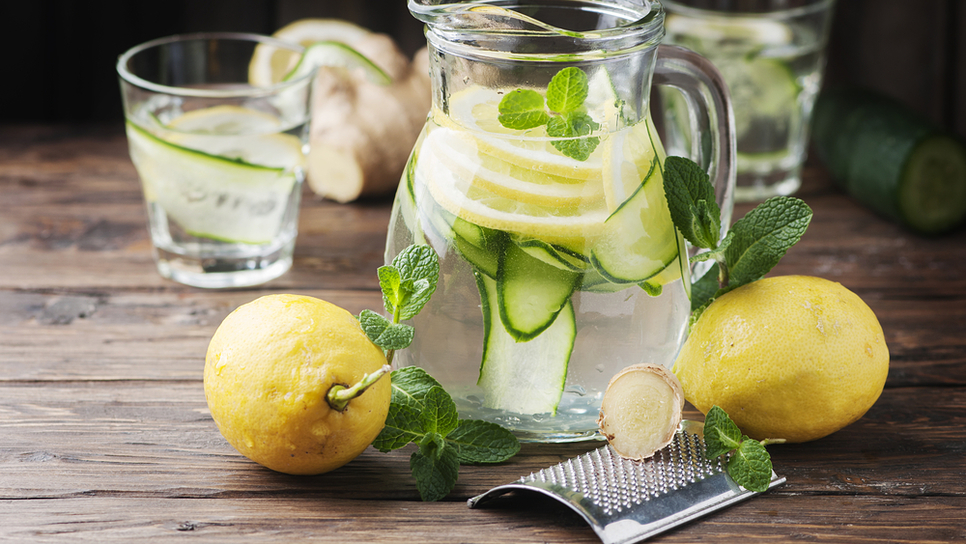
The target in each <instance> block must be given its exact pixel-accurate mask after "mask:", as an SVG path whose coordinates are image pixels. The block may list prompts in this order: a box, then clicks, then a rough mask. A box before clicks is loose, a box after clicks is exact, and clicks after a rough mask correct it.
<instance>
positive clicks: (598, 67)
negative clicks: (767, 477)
mask: <svg viewBox="0 0 966 544" xmlns="http://www.w3.org/2000/svg"><path fill="white" fill-rule="evenodd" d="M409 9H410V11H411V12H412V13H413V15H414V16H415V17H417V18H418V19H420V20H421V21H424V22H425V23H426V25H427V26H426V36H427V41H428V44H429V59H430V72H431V77H432V83H433V106H432V110H431V112H430V114H429V116H428V119H427V121H426V125H425V127H424V129H423V131H422V133H421V135H420V136H419V139H418V140H417V142H416V145H415V148H414V150H413V152H412V156H411V158H410V160H409V164H408V165H407V167H406V170H405V172H404V174H403V177H402V180H401V182H400V185H399V189H398V191H397V194H396V198H395V202H394V205H393V210H392V217H391V220H390V225H389V233H388V239H387V247H386V262H390V261H391V260H392V258H393V257H395V255H397V254H398V253H399V252H400V251H402V249H404V248H405V247H407V246H408V245H410V244H426V245H429V246H431V247H433V248H434V249H435V251H436V252H437V253H438V255H439V258H440V279H439V283H438V285H437V288H436V292H435V294H434V295H433V297H432V299H431V300H430V302H429V303H428V304H427V305H426V307H425V308H424V309H423V311H422V312H421V313H420V314H419V315H418V316H417V317H416V318H415V319H414V320H413V323H412V324H413V325H414V326H415V328H416V338H415V340H414V341H413V343H412V345H411V346H410V347H409V348H407V349H405V350H402V351H401V352H399V353H397V354H396V365H397V366H407V365H418V366H421V367H423V368H425V369H426V370H427V372H429V373H430V374H431V375H432V376H433V377H435V378H436V379H437V380H439V381H440V383H442V385H443V386H444V387H445V388H446V390H447V391H448V392H449V393H450V394H451V395H452V396H453V398H454V400H455V401H456V403H457V407H458V409H459V412H460V416H461V417H463V418H472V419H483V420H487V421H491V422H495V423H498V424H500V425H503V426H505V427H507V428H509V429H511V430H513V431H514V432H515V433H516V434H517V435H518V436H519V437H520V438H521V439H522V440H525V441H542V442H564V441H576V440H585V439H590V438H593V437H595V436H596V435H597V424H596V419H597V416H598V410H599V408H600V402H601V397H602V396H603V393H604V391H605V389H606V387H607V384H608V382H609V380H610V379H611V377H612V376H614V375H615V374H616V373H617V372H619V371H620V370H621V369H623V368H624V367H627V366H629V365H632V364H636V363H640V362H651V363H657V364H662V365H665V366H668V367H670V366H671V364H672V363H673V361H674V358H675V357H676V355H677V353H678V351H679V349H680V347H681V345H682V343H683V341H684V339H685V335H686V328H687V322H688V315H689V313H690V302H689V300H690V288H691V277H692V272H693V270H692V269H691V267H690V266H689V264H688V254H689V249H688V248H687V246H686V244H685V241H684V239H683V238H682V237H681V235H680V234H679V233H678V232H677V230H676V229H675V228H674V226H673V224H672V222H671V218H670V215H669V212H668V208H667V203H666V199H665V195H664V186H663V183H664V182H663V177H662V171H663V161H664V158H665V154H664V149H663V147H662V145H661V141H660V139H659V138H658V134H657V132H656V131H655V127H654V124H653V123H652V121H651V117H650V115H649V113H648V106H649V94H650V88H651V83H652V81H653V82H654V83H655V84H658V85H667V86H670V87H673V88H676V89H678V90H679V91H681V93H682V95H683V96H684V97H685V102H687V103H688V105H689V108H690V112H691V117H690V121H691V126H692V129H693V130H692V135H691V137H692V145H691V147H690V149H692V150H694V152H693V154H692V157H691V158H692V160H695V162H697V163H698V164H700V165H702V166H703V167H704V168H706V169H707V170H708V172H709V175H710V176H711V179H712V181H713V182H714V183H715V186H716V195H717V198H718V203H719V205H720V206H721V207H722V210H723V219H722V224H723V225H728V224H729V223H730V221H729V220H730V215H731V199H732V191H733V189H734V169H733V164H734V153H735V151H734V149H735V144H734V135H733V128H732V127H733V120H732V114H731V109H730V105H729V102H728V98H727V90H726V88H725V86H724V84H723V83H722V81H721V78H720V76H719V74H718V73H717V71H716V70H715V69H714V68H713V66H712V65H711V64H710V63H709V62H707V61H706V60H705V59H703V58H702V57H700V56H698V55H697V54H695V53H692V52H690V51H687V50H685V49H681V48H677V47H671V46H662V45H659V44H660V42H661V39H662V37H663V36H664V27H663V21H664V10H663V8H662V6H661V4H660V3H659V2H657V1H649V0H614V1H608V2H605V1H584V0H537V1H534V0H527V1H526V2H519V3H518V2H517V0H501V1H493V2H454V3H446V2H439V1H438V0H410V2H409Z"/></svg>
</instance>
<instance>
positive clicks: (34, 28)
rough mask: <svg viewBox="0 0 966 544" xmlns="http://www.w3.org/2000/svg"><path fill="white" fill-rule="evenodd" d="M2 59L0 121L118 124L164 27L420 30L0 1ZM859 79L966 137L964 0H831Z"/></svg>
mask: <svg viewBox="0 0 966 544" xmlns="http://www.w3.org/2000/svg"><path fill="white" fill-rule="evenodd" d="M2 4H3V5H2V7H0V25H2V29H3V30H2V32H0V43H2V45H3V47H2V51H3V52H4V55H3V58H4V59H5V60H6V64H7V66H6V67H5V69H4V70H3V72H2V73H4V74H5V75H4V76H3V78H2V85H0V97H2V100H0V123H4V124H10V123H49V122H107V123H112V122H120V120H121V119H122V114H121V105H120V94H119V90H118V84H117V78H116V74H115V72H114V63H115V61H116V59H117V56H118V55H119V54H120V53H121V52H123V51H124V50H126V49H127V48H129V47H131V46H133V45H136V44H138V43H141V42H143V41H147V40H149V39H152V38H158V37H161V36H166V35H170V34H177V33H183V32H195V31H203V30H228V31H245V32H257V33H262V34H271V33H272V32H274V31H275V30H277V29H278V28H280V27H281V26H283V25H285V24H287V23H289V22H291V21H294V20H296V19H300V18H304V17H336V18H341V19H346V20H349V21H353V22H356V23H358V24H360V25H362V26H365V27H367V28H370V29H372V30H376V31H379V32H385V33H388V34H390V35H392V36H393V37H394V38H396V40H397V42H398V43H399V44H400V47H402V48H403V50H405V51H406V52H409V53H412V52H414V51H415V50H416V49H418V48H419V47H421V46H422V45H423V36H422V27H421V25H420V24H419V23H418V22H417V21H416V20H415V19H413V18H412V17H411V16H410V15H409V11H408V9H407V8H406V2H405V0H339V1H335V0H194V1H192V0H169V1H159V0H123V1H122V0H103V1H99V0H93V1H81V0H25V1H16V2H15V1H10V0H3V2H2ZM841 83H847V84H858V85H862V86H866V87H870V88H873V89H875V90H878V91H880V92H882V93H885V94H888V95H890V96H892V97H894V98H897V99H899V100H900V101H902V102H903V103H905V104H907V105H909V106H910V107H912V108H914V109H915V110H917V111H919V112H920V113H922V114H923V115H925V116H926V117H928V118H930V119H931V120H933V121H934V122H935V123H937V124H938V125H940V126H943V127H945V128H947V129H948V130H950V131H953V132H956V133H958V134H959V135H961V136H966V0H919V1H917V2H909V1H908V0H839V1H838V4H837V5H836V11H835V18H834V22H833V30H832V39H831V43H830V46H829V62H828V70H827V75H826V84H828V85H832V84H841Z"/></svg>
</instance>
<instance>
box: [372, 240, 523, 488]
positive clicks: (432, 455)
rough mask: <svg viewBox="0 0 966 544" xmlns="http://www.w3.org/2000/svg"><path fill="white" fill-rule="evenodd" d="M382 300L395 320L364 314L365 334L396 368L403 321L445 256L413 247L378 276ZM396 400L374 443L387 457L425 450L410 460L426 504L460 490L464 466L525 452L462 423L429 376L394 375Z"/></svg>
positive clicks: (408, 336) (500, 434)
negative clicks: (414, 447) (457, 487)
mask: <svg viewBox="0 0 966 544" xmlns="http://www.w3.org/2000/svg"><path fill="white" fill-rule="evenodd" d="M378 275H379V287H380V288H381V289H382V300H383V303H384V305H385V307H386V312H388V314H389V315H390V316H392V318H391V319H387V318H386V317H383V316H382V315H380V314H378V313H376V312H373V311H371V310H363V311H362V313H360V314H359V323H360V324H361V325H362V330H363V331H365V333H366V336H367V337H369V340H371V341H372V342H373V343H374V344H376V345H377V346H379V347H381V348H382V349H384V350H386V359H387V360H388V361H389V362H392V359H393V355H394V354H395V352H396V350H399V349H403V348H406V347H408V346H409V344H410V343H412V341H413V336H414V332H415V331H414V329H413V327H411V326H409V325H406V324H404V323H400V321H402V320H404V319H411V318H412V317H414V316H415V315H416V314H418V313H419V312H420V310H422V309H423V306H425V305H426V303H427V302H428V301H429V299H430V297H431V296H432V295H433V293H434V292H435V291H436V283H437V282H438V280H439V258H438V257H437V255H436V252H435V251H433V249H432V248H430V247H429V246H423V245H412V246H409V247H407V248H406V249H404V250H403V251H402V252H400V253H399V255H397V256H396V258H395V259H393V261H392V263H391V264H389V265H386V266H382V267H380V268H379V270H378ZM390 379H391V381H392V399H391V401H390V404H389V414H388V416H387V417H386V426H385V427H384V428H383V430H382V432H381V433H380V434H379V436H377V437H376V439H375V441H374V442H373V446H375V447H376V449H378V450H380V451H383V452H388V451H392V450H394V449H398V448H401V447H403V446H405V445H406V444H409V443H410V442H415V443H416V444H417V445H418V446H419V449H418V450H416V451H414V452H413V454H412V456H411V457H410V458H409V467H410V469H411V470H412V472H413V477H414V478H416V488H417V489H418V490H419V495H420V497H422V499H423V500H424V501H437V500H439V499H442V498H443V497H445V496H446V495H448V494H449V492H450V491H451V490H452V489H453V487H454V486H455V485H456V479H457V476H458V472H459V465H460V464H461V463H462V464H478V463H499V462H502V461H506V460H507V459H509V458H510V457H513V456H514V455H516V453H517V452H518V451H520V442H519V441H518V440H517V439H516V437H515V436H513V434H512V433H511V432H510V431H508V430H506V429H504V428H503V427H500V426H499V425H496V424H494V423H488V422H485V421H476V420H461V419H459V414H458V413H457V411H456V404H455V403H454V402H453V399H452V397H450V395H449V393H447V392H446V391H445V390H444V389H443V387H442V386H441V385H440V384H439V382H437V381H436V380H435V379H433V378H432V376H430V375H429V374H427V373H426V371H425V370H423V369H421V368H417V367H406V368H401V369H399V370H394V371H393V372H392V374H391V375H390Z"/></svg>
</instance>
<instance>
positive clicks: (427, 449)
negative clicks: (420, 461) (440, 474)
mask: <svg viewBox="0 0 966 544" xmlns="http://www.w3.org/2000/svg"><path fill="white" fill-rule="evenodd" d="M445 450H446V439H444V438H443V437H442V436H440V435H439V434H437V433H432V432H430V433H426V435H424V436H423V438H422V439H421V440H420V441H419V453H421V454H422V455H423V456H424V457H428V458H430V459H439V458H440V457H442V455H443V451H445Z"/></svg>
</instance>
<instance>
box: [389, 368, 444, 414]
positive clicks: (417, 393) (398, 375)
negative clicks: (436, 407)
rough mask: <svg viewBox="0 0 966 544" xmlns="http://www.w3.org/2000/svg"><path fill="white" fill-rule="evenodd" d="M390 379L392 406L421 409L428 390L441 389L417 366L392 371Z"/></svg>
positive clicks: (437, 383)
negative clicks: (399, 405)
mask: <svg viewBox="0 0 966 544" xmlns="http://www.w3.org/2000/svg"><path fill="white" fill-rule="evenodd" d="M390 379H391V380H392V401H391V403H392V404H397V403H406V404H415V405H419V406H420V407H421V406H422V403H423V399H425V398H426V394H427V393H429V390H430V389H432V388H433V387H440V388H442V387H443V386H442V385H440V384H439V382H438V381H436V379H435V378H433V377H432V376H430V375H429V373H428V372H426V371H425V370H423V369H422V368H419V367H418V366H406V367H403V368H400V369H397V370H393V371H392V374H390Z"/></svg>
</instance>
